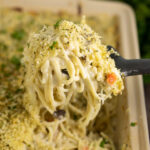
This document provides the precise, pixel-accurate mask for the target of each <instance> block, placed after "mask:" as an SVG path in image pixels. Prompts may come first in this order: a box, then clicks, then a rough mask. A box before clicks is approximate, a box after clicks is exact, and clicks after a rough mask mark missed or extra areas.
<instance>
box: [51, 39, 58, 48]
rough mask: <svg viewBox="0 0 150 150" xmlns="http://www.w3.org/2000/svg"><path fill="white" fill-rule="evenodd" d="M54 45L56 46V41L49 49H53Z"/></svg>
mask: <svg viewBox="0 0 150 150" xmlns="http://www.w3.org/2000/svg"><path fill="white" fill-rule="evenodd" d="M56 45H57V41H54V42H53V43H52V45H51V46H50V49H53V48H54V47H55V46H56Z"/></svg>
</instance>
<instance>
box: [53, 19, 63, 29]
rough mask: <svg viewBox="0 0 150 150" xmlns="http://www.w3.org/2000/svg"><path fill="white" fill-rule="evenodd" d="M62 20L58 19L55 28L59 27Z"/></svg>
mask: <svg viewBox="0 0 150 150" xmlns="http://www.w3.org/2000/svg"><path fill="white" fill-rule="evenodd" d="M61 21H62V20H61V19H60V20H58V21H57V22H56V23H55V24H54V28H55V29H57V28H58V27H59V24H60V22H61Z"/></svg>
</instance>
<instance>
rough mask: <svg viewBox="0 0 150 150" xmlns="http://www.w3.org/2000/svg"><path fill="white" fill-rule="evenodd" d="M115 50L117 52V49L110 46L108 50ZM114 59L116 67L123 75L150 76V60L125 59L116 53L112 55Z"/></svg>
mask: <svg viewBox="0 0 150 150" xmlns="http://www.w3.org/2000/svg"><path fill="white" fill-rule="evenodd" d="M111 49H113V50H114V51H116V52H117V50H116V49H115V48H113V47H112V46H110V45H108V46H107V50H108V51H110V50H111ZM110 57H111V58H113V59H114V61H115V64H116V67H117V68H118V69H120V71H121V73H122V75H124V76H133V75H144V74H150V59H129V60H128V59H124V58H123V57H121V56H120V55H117V54H116V53H112V54H111V55H110Z"/></svg>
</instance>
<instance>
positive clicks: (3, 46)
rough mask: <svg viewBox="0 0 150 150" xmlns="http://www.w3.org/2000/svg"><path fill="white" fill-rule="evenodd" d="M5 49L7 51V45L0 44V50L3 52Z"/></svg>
mask: <svg viewBox="0 0 150 150" xmlns="http://www.w3.org/2000/svg"><path fill="white" fill-rule="evenodd" d="M7 49H8V47H7V45H6V44H5V43H3V42H0V50H3V51H5V50H7Z"/></svg>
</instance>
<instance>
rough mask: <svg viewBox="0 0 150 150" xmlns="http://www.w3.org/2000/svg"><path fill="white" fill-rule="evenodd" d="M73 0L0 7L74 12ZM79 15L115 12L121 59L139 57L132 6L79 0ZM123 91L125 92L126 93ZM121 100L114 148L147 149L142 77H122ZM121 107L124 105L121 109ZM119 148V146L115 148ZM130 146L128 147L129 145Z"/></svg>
mask: <svg viewBox="0 0 150 150" xmlns="http://www.w3.org/2000/svg"><path fill="white" fill-rule="evenodd" d="M78 4H79V1H76V0H13V1H12V0H1V1H0V6H1V7H3V6H6V7H11V6H19V7H23V8H25V9H27V10H31V9H32V10H36V11H39V10H41V9H44V10H45V9H47V10H50V11H54V12H58V11H59V10H65V11H67V12H70V13H76V12H77V5H78ZM80 4H81V5H82V7H83V14H85V15H97V14H100V13H108V14H115V15H117V16H118V17H119V30H120V43H121V44H120V53H121V55H122V56H123V57H125V58H128V59H130V58H139V57H140V56H139V47H138V40H137V29H136V23H135V16H134V13H133V11H132V9H131V8H130V7H129V6H128V5H126V4H123V3H118V2H104V1H87V0H82V2H81V1H80ZM126 93H127V94H126ZM124 96H125V97H126V98H125V99H124V98H122V96H121V99H122V100H120V101H119V104H118V116H117V123H118V126H117V131H116V141H117V143H118V145H119V146H118V147H121V145H122V144H123V143H128V145H129V147H131V149H132V150H149V140H148V127H147V119H146V111H145V101H144V92H143V82H142V77H141V76H137V77H128V78H127V79H126V92H124ZM122 107H124V108H126V107H127V108H128V109H127V111H124V110H125V109H122ZM130 122H137V126H136V127H130ZM118 149H120V148H118ZM129 149H130V148H129Z"/></svg>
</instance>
